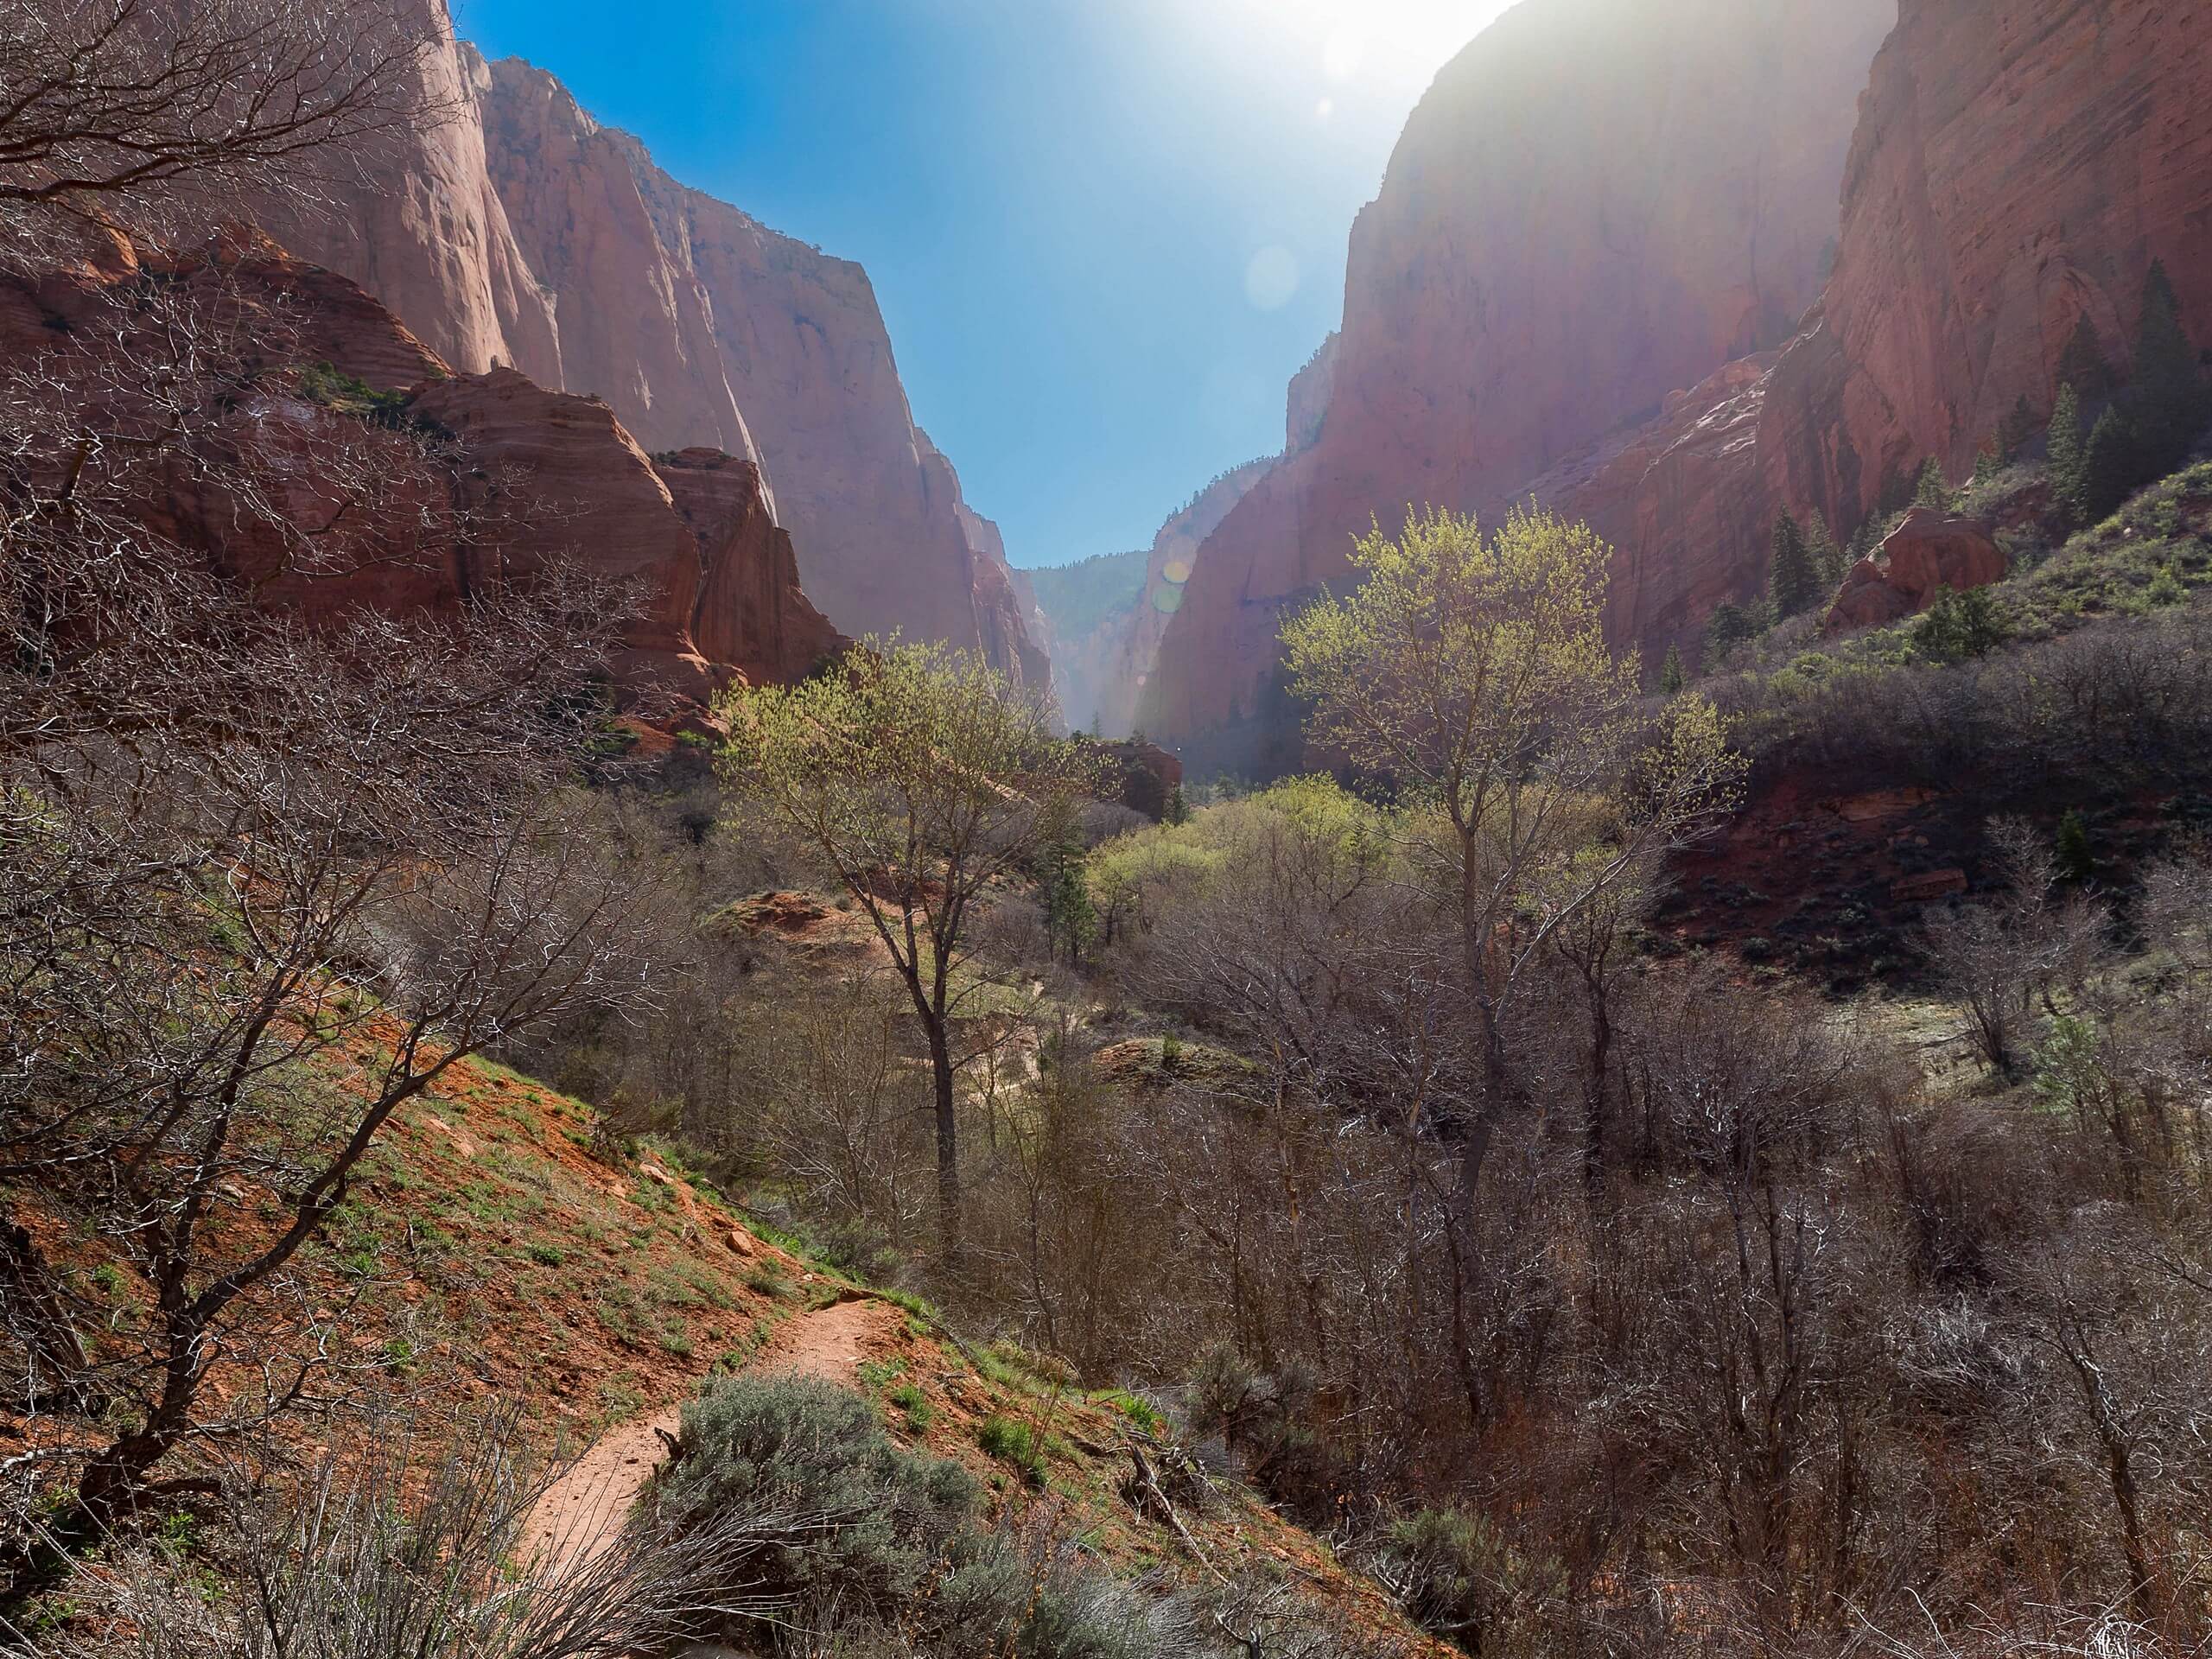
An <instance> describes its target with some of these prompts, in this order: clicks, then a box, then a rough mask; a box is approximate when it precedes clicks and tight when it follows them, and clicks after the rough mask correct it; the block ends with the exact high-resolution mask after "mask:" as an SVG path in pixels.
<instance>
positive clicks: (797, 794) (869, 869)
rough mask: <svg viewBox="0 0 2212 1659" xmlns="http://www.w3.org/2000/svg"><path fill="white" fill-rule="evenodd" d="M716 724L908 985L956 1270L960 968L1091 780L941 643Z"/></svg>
mask: <svg viewBox="0 0 2212 1659" xmlns="http://www.w3.org/2000/svg"><path fill="white" fill-rule="evenodd" d="M721 714H722V716H723V717H724V718H725V719H726V720H727V721H728V723H729V728H730V741H729V744H728V748H727V749H726V750H725V752H724V754H723V760H722V764H723V768H724V772H725V775H726V776H727V777H728V779H729V780H730V781H731V782H732V783H733V784H734V785H736V786H737V787H738V788H740V789H742V790H744V791H748V792H750V793H751V794H753V795H754V796H756V797H757V798H759V799H760V801H761V802H762V803H764V804H766V806H767V807H768V809H769V810H771V811H772V813H773V814H774V815H775V816H776V817H777V818H778V819H779V820H780V821H781V822H782V823H783V824H784V825H785V827H786V828H787V829H789V830H790V831H791V833H792V834H793V835H794V836H797V837H798V840H799V841H800V842H801V843H802V844H803V845H804V847H805V848H806V849H808V850H809V851H810V853H811V854H812V855H814V856H815V857H817V859H818V860H819V861H820V862H821V864H822V865H823V868H824V869H825V871H826V872H827V873H828V874H829V875H830V876H831V877H833V878H834V879H835V880H836V881H837V882H838V883H839V884H840V885H841V886H842V887H844V888H845V890H846V891H847V892H848V893H850V894H851V895H852V896H853V898H854V899H855V901H856V902H857V903H858V904H859V906H860V907H861V912H862V913H863V914H865V915H866V916H867V917H868V921H869V923H870V925H872V926H873V927H874V931H875V934H876V937H877V938H879V939H880V940H881V941H882V943H883V945H884V948H885V949H886V950H887V951H889V952H890V955H891V961H892V964H893V968H894V969H895V970H896V972H897V974H898V976H899V982H901V983H902V984H903V985H904V986H905V988H906V995H907V1000H908V1001H909V1002H910V1003H911V1004H912V1008H913V1012H914V1018H915V1020H916V1021H917V1022H918V1025H919V1026H920V1027H921V1032H922V1036H923V1039H924V1041H925V1044H926V1046H927V1047H928V1050H929V1056H930V1068H931V1078H932V1081H933V1083H934V1085H935V1103H936V1118H937V1155H938V1229H939V1233H940V1236H941V1241H942V1245H943V1249H944V1254H945V1255H946V1258H947V1259H948V1261H950V1262H957V1260H958V1259H959V1256H960V1252H961V1200H960V1128H959V1095H958V1088H959V1073H960V1071H961V1067H962V1065H963V1057H961V1056H960V1055H958V1054H957V1052H956V1048H957V1042H956V1038H957V1027H958V1024H959V1021H960V1020H961V1019H962V1017H963V1008H964V1007H966V1006H967V1005H968V1004H969V1002H970V1001H971V999H972V998H973V997H974V995H975V994H976V991H977V989H978V988H979V986H980V982H979V981H978V980H977V979H976V977H975V976H973V975H971V974H963V971H962V969H963V968H964V967H965V966H966V965H967V963H968V960H969V957H970V956H971V955H972V944H973V938H974V935H973V928H974V924H975V922H976V917H977V912H978V909H979V907H980V906H982V905H983V904H985V903H987V902H988V895H989V894H990V893H991V892H992V890H993V889H994V888H996V887H1001V886H1002V885H1004V884H1006V883H1007V882H1008V881H1011V880H1014V879H1016V878H1017V877H1018V876H1019V875H1020V874H1021V873H1022V872H1024V871H1025V870H1026V869H1027V868H1028V866H1029V865H1030V863H1031V862H1032V861H1033V855H1035V853H1036V851H1037V850H1038V849H1039V845H1040V844H1041V842H1042V841H1043V839H1044V838H1045V837H1046V836H1049V835H1050V834H1051V833H1052V829H1053V826H1054V825H1055V824H1056V823H1064V822H1065V821H1066V819H1065V815H1066V812H1067V810H1068V807H1069V804H1070V803H1071V800H1072V799H1073V798H1075V797H1077V795H1079V794H1080V793H1082V792H1083V791H1084V790H1086V789H1087V788H1088V787H1090V785H1091V784H1092V782H1093V779H1092V772H1093V768H1092V766H1091V765H1090V761H1089V760H1087V759H1086V757H1085V756H1084V753H1083V751H1082V750H1081V749H1080V748H1079V747H1077V745H1075V744H1073V743H1071V742H1070V741H1067V740H1066V739H1064V738H1061V737H1059V736H1058V735H1057V732H1056V726H1057V721H1055V719H1054V716H1053V713H1052V708H1051V706H1050V704H1049V703H1048V702H1046V699H1045V698H1044V697H1042V696H1039V694H1038V693H1036V692H1035V691H1034V690H1031V689H1028V688H1026V687H1023V686H1020V685H1017V684H1015V683H1014V682H1013V681H1012V680H1010V679H1009V678H1008V677H1007V676H1005V675H1004V674H1001V673H1000V672H999V671H997V670H995V669H994V668H992V667H991V666H990V665H989V664H987V663H985V662H984V661H982V659H981V658H978V657H976V656H974V655H972V654H971V653H969V652H961V651H954V650H951V649H949V648H947V647H944V646H943V645H910V644H903V643H900V642H898V641H896V640H893V641H891V642H888V643H886V642H882V641H873V640H872V641H868V642H864V643H862V644H861V645H855V646H854V647H853V648H852V650H850V651H849V652H847V653H846V654H845V656H844V657H843V658H841V659H840V660H839V661H838V662H837V663H836V664H834V665H833V666H832V667H830V668H829V670H828V671H825V672H823V673H822V674H819V675H817V676H816V677H813V678H810V679H809V680H806V681H804V682H802V683H799V684H798V685H791V686H761V687H756V688H751V689H746V690H739V691H738V692H736V693H735V694H734V695H733V696H730V697H729V698H728V699H727V700H726V701H725V702H723V704H722V705H721Z"/></svg>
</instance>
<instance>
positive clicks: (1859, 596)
mask: <svg viewBox="0 0 2212 1659" xmlns="http://www.w3.org/2000/svg"><path fill="white" fill-rule="evenodd" d="M2004 580H2005V552H2004V550H2003V549H2002V548H2000V547H1999V546H1998V545H1997V543H1996V542H1995V540H1994V539H1993V538H1992V537H1991V536H1990V533H1989V527H1988V526H1987V525H1986V524H1980V523H1978V522H1976V521H1975V520H1974V519H1972V518H1959V517H1957V516H1956V515H1955V514H1950V513H1942V512H1936V511H1935V510H1934V509H1933V508H1930V507H1915V508H1914V509H1913V510H1912V511H1911V512H1909V513H1907V514H1906V515H1905V518H1904V523H1903V524H1899V525H1898V526H1897V528H1896V529H1895V530H1893V531H1891V532H1890V536H1889V539H1888V540H1886V541H1885V542H1884V543H1882V547H1881V551H1880V552H1879V553H1878V554H1877V555H1876V556H1874V557H1873V558H1871V559H1861V560H1860V561H1859V563H1857V564H1856V565H1854V566H1853V568H1852V570H1851V574H1850V575H1847V576H1846V577H1845V578H1844V582H1843V590H1842V591H1841V592H1840V593H1839V594H1837V595H1836V597H1835V603H1834V606H1833V607H1830V609H1829V611H1828V613H1827V620H1826V621H1825V622H1824V623H1823V624H1822V626H1823V628H1824V630H1825V631H1826V632H1829V633H1847V632H1850V631H1851V630H1852V629H1854V628H1874V627H1880V626H1882V625H1883V624H1885V623H1889V622H1895V621H1897V620H1898V619H1900V618H1902V617H1907V616H1911V615H1914V614H1915V613H1918V612H1921V611H1924V610H1926V609H1927V608H1928V607H1929V606H1931V605H1933V604H1934V603H1935V602H1936V598H1937V596H1938V595H1940V594H1942V593H1944V592H1945V591H1946V590H1948V591H1949V592H1952V593H1960V594H1963V593H1966V592H1967V591H1969V590H1970V589H1972V588H1986V587H1988V586H1989V585H1990V583H1992V582H2002V581H2004Z"/></svg>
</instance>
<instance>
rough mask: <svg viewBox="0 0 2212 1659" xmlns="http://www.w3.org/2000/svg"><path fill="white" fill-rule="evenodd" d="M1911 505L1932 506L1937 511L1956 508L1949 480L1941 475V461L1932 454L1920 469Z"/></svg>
mask: <svg viewBox="0 0 2212 1659" xmlns="http://www.w3.org/2000/svg"><path fill="white" fill-rule="evenodd" d="M1912 505H1915V506H1916V507H1933V508H1934V509H1935V510H1936V512H1956V511H1957V510H1958V505H1959V502H1958V498H1957V497H1956V496H1955V495H1953V494H1952V493H1951V480H1949V479H1948V478H1946V477H1945V476H1944V475H1943V463H1942V461H1938V460H1937V459H1936V457H1935V456H1933V455H1930V456H1929V457H1928V460H1927V461H1926V463H1925V464H1924V465H1923V467H1921V469H1920V482H1919V483H1918V484H1917V485H1916V486H1914V488H1913V492H1912Z"/></svg>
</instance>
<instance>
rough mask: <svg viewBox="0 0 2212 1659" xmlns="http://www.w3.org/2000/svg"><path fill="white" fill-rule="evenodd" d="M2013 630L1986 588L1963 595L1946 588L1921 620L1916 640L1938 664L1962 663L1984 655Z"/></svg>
mask: <svg viewBox="0 0 2212 1659" xmlns="http://www.w3.org/2000/svg"><path fill="white" fill-rule="evenodd" d="M2011 638H2012V629H2011V627H2010V626H2007V625H2006V623H2005V613H2004V612H2003V611H2002V610H2000V609H1999V607H1998V603H1997V596H1996V595H1995V594H1992V593H1991V592H1990V591H1989V589H1988V588H1972V589H1970V590H1968V591H1967V592H1966V593H1963V594H1961V593H1957V592H1955V591H1953V590H1951V589H1949V588H1945V589H1944V590H1943V592H1942V593H1941V594H1937V595H1936V602H1935V603H1934V604H1933V605H1931V606H1929V608H1928V613H1927V614H1926V615H1925V616H1923V617H1922V618H1921V619H1920V627H1919V632H1918V635H1917V643H1918V645H1919V647H1920V650H1921V652H1922V653H1923V655H1925V656H1928V657H1931V658H1935V660H1936V661H1937V662H1939V663H1963V662H1966V661H1967V660H1968V659H1969V658H1975V657H1986V656H1987V655H1988V654H1989V653H1990V652H1993V651H1994V650H1996V649H1997V647H1998V646H1999V645H2003V644H2004V643H2005V640H2007V639H2011Z"/></svg>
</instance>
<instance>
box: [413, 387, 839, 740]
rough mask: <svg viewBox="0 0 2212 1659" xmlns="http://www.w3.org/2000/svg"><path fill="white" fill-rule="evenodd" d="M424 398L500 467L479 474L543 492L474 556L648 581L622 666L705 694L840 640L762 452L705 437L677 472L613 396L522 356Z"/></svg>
mask: <svg viewBox="0 0 2212 1659" xmlns="http://www.w3.org/2000/svg"><path fill="white" fill-rule="evenodd" d="M410 409H411V410H412V411H413V412H414V413H415V414H416V415H417V416H420V417H422V418H423V419H426V420H429V421H434V422H435V423H437V424H438V425H440V426H442V427H443V428H445V429H448V430H449V431H451V432H453V433H454V435H456V436H457V437H458V438H459V439H460V441H461V444H462V445H463V446H464V447H465V448H466V450H467V456H468V460H469V461H470V463H471V465H472V467H473V469H474V472H475V473H477V474H482V475H483V476H484V477H486V479H487V480H490V482H489V483H488V484H487V485H485V486H480V488H481V489H486V490H490V491H496V492H497V493H499V494H500V495H502V496H512V495H513V494H514V493H516V492H518V491H519V492H521V493H523V494H524V496H525V497H526V499H527V500H528V503H529V510H528V511H527V512H519V513H506V514H499V515H496V516H495V517H494V518H493V528H492V530H491V532H490V534H489V535H488V536H487V537H485V540H486V542H487V543H489V545H488V546H487V547H485V548H480V549H478V550H474V556H475V557H476V558H478V559H483V558H486V557H490V558H493V559H496V560H499V561H500V562H502V563H504V564H505V565H508V566H515V567H520V568H523V569H528V568H529V567H531V565H533V564H535V563H537V562H539V561H542V560H543V559H545V558H547V557H549V556H553V555H556V554H558V555H561V556H566V557H569V558H570V559H573V560H574V561H575V563H577V564H578V565H579V566H580V567H581V568H582V569H585V570H587V571H588V572H589V573H590V574H592V575H595V576H598V577H601V578H603V579H605V580H607V581H610V582H617V583H620V584H621V585H622V586H624V587H625V588H629V589H632V590H633V591H635V592H637V593H639V594H641V595H642V597H643V599H644V611H645V614H644V615H643V617H642V618H641V619H640V620H639V621H638V622H637V623H635V624H633V625H632V628H631V630H630V632H629V633H628V635H627V637H626V639H625V641H624V645H625V647H626V649H625V652H624V653H623V656H622V658H620V661H619V662H618V664H617V665H616V666H617V671H618V673H619V674H620V676H621V677H624V678H626V679H628V680H631V681H632V682H634V683H640V684H650V685H652V686H655V687H657V688H658V689H660V690H665V691H669V692H672V693H675V694H677V695H678V696H684V697H688V698H690V699H692V700H693V701H696V702H704V701H706V700H707V699H708V698H709V696H711V695H712V694H713V693H714V692H715V690H719V689H720V687H721V685H722V684H724V683H727V681H728V678H729V677H730V675H731V673H733V672H735V673H739V674H742V675H744V676H746V677H747V678H748V679H755V680H758V679H778V680H788V679H794V678H797V677H798V676H799V675H802V674H804V672H805V671H807V669H809V668H810V667H811V666H812V665H813V664H814V663H815V662H816V661H817V659H818V658H820V657H822V656H823V654H824V653H825V652H828V651H829V650H831V649H833V648H834V646H835V645H836V633H835V631H834V630H833V629H831V628H830V627H829V624H828V623H827V622H826V621H825V620H824V619H823V617H822V616H821V614H820V613H818V612H817V611H816V610H815V608H814V607H812V606H811V605H810V604H809V603H808V602H807V601H806V600H805V599H804V596H803V595H802V594H800V593H799V591H798V585H797V583H796V582H794V581H793V580H792V575H793V571H792V566H791V545H790V541H789V538H788V537H784V536H782V535H781V534H780V533H779V531H776V529H775V526H774V524H773V522H772V516H771V514H770V513H769V512H768V507H767V503H766V498H765V496H764V495H763V494H762V493H761V491H760V470H759V468H758V467H754V466H753V465H752V464H750V463H747V462H744V461H728V464H727V465H724V464H722V463H723V462H724V461H725V459H726V458H724V457H721V455H720V454H718V452H715V451H711V450H703V451H702V450H698V449H694V450H690V451H687V452H684V453H682V454H677V455H676V456H674V457H672V458H671V459H670V460H669V461H667V463H666V475H665V477H664V474H663V473H662V472H661V471H659V470H657V469H656V467H655V466H654V464H653V462H652V461H649V460H648V459H647V458H646V455H645V451H643V450H642V449H640V448H639V447H638V445H637V442H636V441H635V440H633V439H632V437H631V436H630V435H629V433H628V432H626V431H625V430H624V429H623V427H622V424H621V423H620V422H619V421H618V420H616V419H615V418H614V411H613V410H612V409H610V408H608V407H607V404H604V403H601V402H599V401H597V400H595V399H593V398H588V397H576V396H575V395H573V394H571V393H567V392H557V391H546V390H545V389H544V388H543V387H542V386H539V385H537V384H536V383H535V382H533V381H531V379H529V378H527V377H526V376H524V375H523V374H522V373H520V372H518V371H516V370H513V369H505V368H501V369H493V370H492V371H490V372H488V373H486V374H480V375H464V376H459V377H456V378H452V379H448V380H442V381H435V382H433V383H431V384H430V385H427V386H425V387H423V389H422V390H421V391H419V392H417V393H416V396H415V397H414V398H413V400H412V402H411V403H410ZM668 479H673V480H677V481H676V483H675V485H674V486H671V483H670V482H668V481H667V480H668ZM678 491H681V494H680V495H679V494H678V493H677V492H678Z"/></svg>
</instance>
